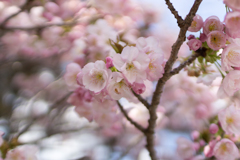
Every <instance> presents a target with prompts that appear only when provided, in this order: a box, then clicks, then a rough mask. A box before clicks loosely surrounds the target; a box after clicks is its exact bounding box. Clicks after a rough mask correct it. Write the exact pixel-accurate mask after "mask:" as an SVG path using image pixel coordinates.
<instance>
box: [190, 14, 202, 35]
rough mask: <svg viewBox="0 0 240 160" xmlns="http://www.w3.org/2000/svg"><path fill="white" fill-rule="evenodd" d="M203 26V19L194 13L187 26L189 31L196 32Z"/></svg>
mask: <svg viewBox="0 0 240 160" xmlns="http://www.w3.org/2000/svg"><path fill="white" fill-rule="evenodd" d="M202 27H203V19H202V17H201V16H200V15H198V14H196V15H195V16H194V17H193V21H192V24H191V26H190V27H189V28H188V31H190V32H198V31H199V30H200V29H201V28H202Z"/></svg>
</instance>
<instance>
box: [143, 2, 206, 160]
mask: <svg viewBox="0 0 240 160" xmlns="http://www.w3.org/2000/svg"><path fill="white" fill-rule="evenodd" d="M201 2H202V0H195V2H194V4H193V6H192V8H191V10H190V11H189V13H188V15H187V16H186V18H185V20H184V24H183V26H181V28H180V32H179V35H178V38H177V40H176V42H175V43H174V44H173V46H172V51H171V55H170V58H169V59H168V61H167V63H166V65H165V68H164V71H165V72H164V74H163V77H162V78H160V79H159V80H158V83H157V87H156V89H155V92H154V94H153V98H152V103H151V106H150V108H149V115H150V118H149V120H148V127H147V129H146V132H145V136H146V140H147V144H146V148H147V150H148V151H149V154H150V157H151V159H152V160H157V159H158V158H157V155H156V151H155V149H154V129H155V126H156V120H157V113H156V109H157V107H158V105H159V103H160V97H161V94H162V92H163V87H164V85H165V83H166V81H167V80H169V79H170V78H171V76H172V75H171V73H170V72H171V70H172V66H173V64H174V62H175V61H176V59H177V58H178V56H177V55H178V52H179V49H180V47H181V46H182V44H183V42H184V41H185V39H186V32H187V30H188V28H189V27H190V25H191V23H192V20H193V17H194V16H195V14H196V12H197V10H198V8H199V5H200V4H201ZM175 13H176V12H174V13H173V14H175Z"/></svg>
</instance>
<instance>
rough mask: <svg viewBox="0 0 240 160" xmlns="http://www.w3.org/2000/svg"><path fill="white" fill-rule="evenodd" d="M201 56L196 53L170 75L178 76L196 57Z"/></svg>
mask: <svg viewBox="0 0 240 160" xmlns="http://www.w3.org/2000/svg"><path fill="white" fill-rule="evenodd" d="M200 55H201V53H200V52H196V53H195V54H193V55H191V57H189V58H188V59H187V60H186V61H184V62H183V63H181V64H180V65H179V66H178V67H177V68H174V69H173V70H172V71H171V72H170V75H171V76H173V75H175V74H178V73H179V72H180V71H181V70H182V69H183V68H185V67H186V66H187V65H189V64H191V63H192V62H193V61H194V60H195V59H196V58H197V57H199V56H200Z"/></svg>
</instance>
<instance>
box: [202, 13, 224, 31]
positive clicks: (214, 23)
mask: <svg viewBox="0 0 240 160" xmlns="http://www.w3.org/2000/svg"><path fill="white" fill-rule="evenodd" d="M222 30H223V23H222V22H221V21H220V20H219V18H218V17H217V16H210V17H208V18H207V19H206V20H205V22H204V24H203V33H204V34H206V35H208V34H209V33H210V32H212V31H222Z"/></svg>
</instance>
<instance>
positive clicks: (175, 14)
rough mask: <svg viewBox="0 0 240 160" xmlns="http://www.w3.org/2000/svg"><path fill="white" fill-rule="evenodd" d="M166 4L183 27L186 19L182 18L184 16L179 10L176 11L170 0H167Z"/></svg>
mask: <svg viewBox="0 0 240 160" xmlns="http://www.w3.org/2000/svg"><path fill="white" fill-rule="evenodd" d="M165 1H166V4H167V6H168V8H169V10H170V11H171V12H172V14H173V15H174V17H175V18H176V19H177V23H178V26H179V27H180V28H181V27H182V26H183V25H184V20H183V19H182V17H181V16H180V15H179V14H178V12H177V11H176V9H175V8H174V7H173V5H172V3H171V2H170V0H165Z"/></svg>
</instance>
